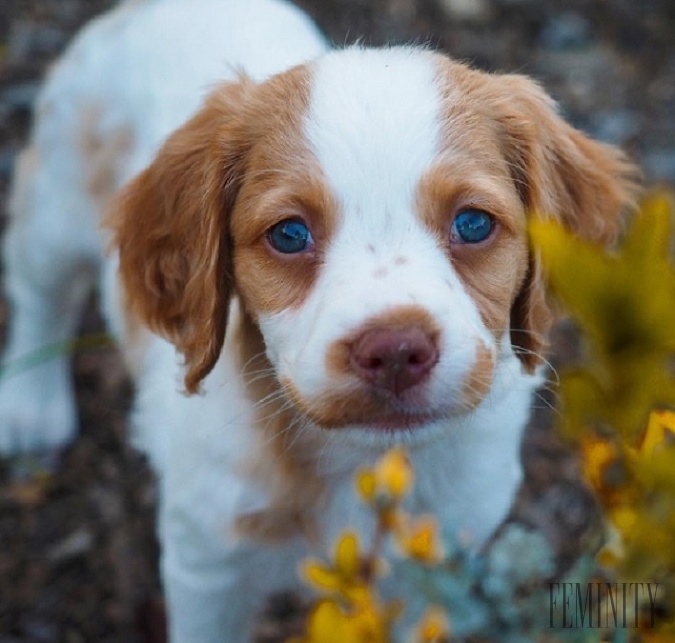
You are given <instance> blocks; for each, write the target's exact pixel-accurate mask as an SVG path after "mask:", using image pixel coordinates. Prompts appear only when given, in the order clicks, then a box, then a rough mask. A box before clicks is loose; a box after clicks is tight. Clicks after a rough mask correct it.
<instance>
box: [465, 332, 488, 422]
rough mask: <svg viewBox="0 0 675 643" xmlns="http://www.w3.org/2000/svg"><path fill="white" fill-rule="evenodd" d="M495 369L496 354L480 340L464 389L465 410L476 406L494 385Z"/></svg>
mask: <svg viewBox="0 0 675 643" xmlns="http://www.w3.org/2000/svg"><path fill="white" fill-rule="evenodd" d="M494 370H495V358H494V355H493V354H492V353H491V352H490V350H489V349H488V348H487V346H485V344H483V343H482V342H479V343H478V345H477V348H476V359H475V360H474V364H473V367H472V368H471V372H470V373H469V375H468V376H467V378H466V382H465V383H464V390H463V391H462V407H463V409H464V410H465V411H470V410H471V409H473V408H474V407H476V406H477V405H478V404H479V403H480V402H481V401H482V400H483V398H484V397H485V396H486V395H487V393H488V391H489V390H490V387H491V386H492V377H493V375H494Z"/></svg>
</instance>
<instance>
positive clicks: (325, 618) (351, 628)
mask: <svg viewBox="0 0 675 643" xmlns="http://www.w3.org/2000/svg"><path fill="white" fill-rule="evenodd" d="M388 640H389V622H388V620H387V614H386V612H380V611H379V610H378V609H377V604H376V603H375V602H374V601H373V600H366V601H362V602H360V603H359V604H358V605H356V606H352V607H344V606H343V605H340V604H339V603H338V602H336V601H334V600H332V599H323V600H321V601H319V602H318V603H316V605H315V606H314V608H313V609H312V611H311V612H310V614H309V617H308V619H307V633H306V635H305V636H304V637H303V638H300V639H293V641H294V643H387V641H388ZM289 643H290V642H289Z"/></svg>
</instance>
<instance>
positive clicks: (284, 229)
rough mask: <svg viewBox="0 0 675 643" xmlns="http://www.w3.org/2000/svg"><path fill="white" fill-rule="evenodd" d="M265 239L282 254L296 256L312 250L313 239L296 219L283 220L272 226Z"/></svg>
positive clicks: (304, 225)
mask: <svg viewBox="0 0 675 643" xmlns="http://www.w3.org/2000/svg"><path fill="white" fill-rule="evenodd" d="M267 238H268V240H269V242H270V245H271V246H272V247H273V248H274V249H275V250H277V251H279V252H281V253H283V254H297V253H298V252H305V251H307V250H309V249H311V248H312V246H313V245H314V239H313V238H312V233H311V232H310V231H309V228H308V227H307V225H306V224H305V223H304V221H300V220H298V219H284V220H283V221H280V222H279V223H277V224H276V225H273V226H272V227H271V228H270V229H269V231H268V233H267Z"/></svg>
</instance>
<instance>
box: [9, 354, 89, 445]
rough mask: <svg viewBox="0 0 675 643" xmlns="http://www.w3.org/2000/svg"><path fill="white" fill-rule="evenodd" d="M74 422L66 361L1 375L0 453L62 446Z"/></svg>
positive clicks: (75, 418) (73, 432) (74, 428)
mask: <svg viewBox="0 0 675 643" xmlns="http://www.w3.org/2000/svg"><path fill="white" fill-rule="evenodd" d="M76 424H77V414H76V409H75V401H74V399H73V391H72V386H71V383H70V378H69V375H68V365H67V363H64V362H62V360H60V359H59V360H53V361H51V362H47V363H45V364H40V365H37V366H31V367H30V368H28V369H27V370H25V371H24V372H21V373H15V374H12V373H7V372H6V374H5V375H4V376H3V377H2V378H1V379H0V455H5V456H9V455H14V454H18V453H31V452H41V451H50V450H55V449H58V448H60V447H63V446H65V445H66V444H68V442H70V441H71V440H72V438H73V437H74V435H75V430H76Z"/></svg>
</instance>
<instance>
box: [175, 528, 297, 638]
mask: <svg viewBox="0 0 675 643" xmlns="http://www.w3.org/2000/svg"><path fill="white" fill-rule="evenodd" d="M184 527H185V525H184ZM194 535H196V532H194V533H193V536H194ZM181 540H182V542H175V541H174V542H172V539H170V538H166V537H164V538H162V581H163V585H164V589H165V592H166V604H167V619H168V628H169V633H170V640H171V642H172V643H196V642H197V641H199V643H222V642H223V641H241V643H246V642H247V641H250V640H251V637H252V634H253V631H254V629H255V627H256V624H257V623H258V622H259V620H260V617H261V613H262V609H263V607H264V605H265V601H266V599H268V598H269V597H270V596H271V595H272V594H274V593H278V592H281V591H289V590H294V591H296V592H301V591H302V588H301V587H300V585H299V581H298V573H297V566H298V562H299V560H301V558H302V556H303V554H302V552H303V551H304V550H303V549H302V544H301V543H300V541H292V542H288V543H284V544H280V545H276V546H268V547H266V548H262V547H257V546H256V545H255V544H252V543H245V542H240V543H237V544H232V545H231V546H230V547H228V548H227V549H219V550H218V551H217V550H215V549H213V543H214V542H215V541H212V545H211V547H209V546H208V545H205V544H204V543H202V544H201V545H199V546H196V545H197V542H196V541H194V540H192V538H191V539H190V540H191V542H186V541H185V540H184V539H181Z"/></svg>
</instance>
